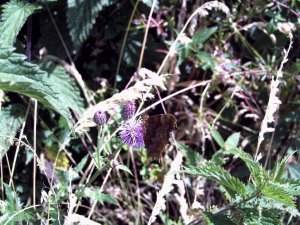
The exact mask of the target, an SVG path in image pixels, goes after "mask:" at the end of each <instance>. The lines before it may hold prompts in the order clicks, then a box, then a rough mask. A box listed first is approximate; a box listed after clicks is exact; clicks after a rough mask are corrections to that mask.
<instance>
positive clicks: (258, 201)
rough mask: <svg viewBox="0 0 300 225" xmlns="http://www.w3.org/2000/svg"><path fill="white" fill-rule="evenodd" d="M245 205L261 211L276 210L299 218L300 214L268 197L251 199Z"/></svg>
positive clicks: (295, 209) (294, 209) (293, 208)
mask: <svg viewBox="0 0 300 225" xmlns="http://www.w3.org/2000/svg"><path fill="white" fill-rule="evenodd" d="M246 205H248V206H251V207H255V208H261V209H270V210H277V211H278V212H287V213H290V214H291V215H292V216H300V213H299V211H298V210H297V208H295V207H291V206H287V205H286V204H284V203H282V202H279V201H277V200H274V199H272V198H268V197H262V196H260V197H258V198H253V199H251V200H250V201H248V202H247V203H246Z"/></svg>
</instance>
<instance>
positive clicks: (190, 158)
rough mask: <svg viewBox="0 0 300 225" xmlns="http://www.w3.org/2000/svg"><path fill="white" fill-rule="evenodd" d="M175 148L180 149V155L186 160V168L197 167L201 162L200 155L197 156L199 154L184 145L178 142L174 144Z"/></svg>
mask: <svg viewBox="0 0 300 225" xmlns="http://www.w3.org/2000/svg"><path fill="white" fill-rule="evenodd" d="M176 146H177V147H178V148H179V149H180V151H181V153H182V154H183V156H184V157H185V158H186V165H187V166H197V165H198V164H199V162H200V161H201V155H200V154H199V152H196V151H194V150H193V149H191V148H189V147H188V146H186V145H185V144H182V143H179V142H176Z"/></svg>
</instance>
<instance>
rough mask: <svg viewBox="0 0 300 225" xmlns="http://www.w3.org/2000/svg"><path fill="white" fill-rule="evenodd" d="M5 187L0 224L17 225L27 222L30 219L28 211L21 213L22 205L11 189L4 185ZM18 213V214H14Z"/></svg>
mask: <svg viewBox="0 0 300 225" xmlns="http://www.w3.org/2000/svg"><path fill="white" fill-rule="evenodd" d="M4 187H5V196H6V198H5V206H6V207H5V212H4V214H3V215H1V216H0V224H9V225H17V224H19V223H18V222H21V221H26V220H27V221H28V220H29V219H31V218H32V215H31V214H30V211H29V210H26V211H21V209H22V205H21V201H20V198H19V196H18V195H16V192H14V191H13V190H12V189H11V187H10V186H9V185H7V184H4ZM16 212H18V214H16Z"/></svg>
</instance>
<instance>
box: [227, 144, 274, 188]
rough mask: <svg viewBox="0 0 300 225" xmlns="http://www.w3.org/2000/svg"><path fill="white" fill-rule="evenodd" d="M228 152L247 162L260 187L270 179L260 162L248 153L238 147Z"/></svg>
mask: <svg viewBox="0 0 300 225" xmlns="http://www.w3.org/2000/svg"><path fill="white" fill-rule="evenodd" d="M226 153H230V154H233V155H235V156H238V157H239V158H240V159H241V160H243V161H244V162H245V163H246V165H247V167H248V169H249V170H250V172H251V176H252V178H253V180H254V182H255V184H256V186H257V187H258V188H259V189H260V188H262V187H263V185H264V184H265V183H267V182H268V181H269V179H270V177H269V175H268V174H267V172H266V171H265V170H264V169H263V168H262V166H261V165H260V164H259V163H258V162H255V161H254V160H253V159H252V157H251V156H250V155H249V154H248V153H246V152H244V151H242V150H240V149H238V148H231V149H229V150H227V151H226Z"/></svg>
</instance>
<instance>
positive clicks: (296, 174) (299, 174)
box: [287, 163, 300, 179]
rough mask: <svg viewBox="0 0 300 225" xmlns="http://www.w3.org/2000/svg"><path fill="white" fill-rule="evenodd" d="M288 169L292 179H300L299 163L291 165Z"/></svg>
mask: <svg viewBox="0 0 300 225" xmlns="http://www.w3.org/2000/svg"><path fill="white" fill-rule="evenodd" d="M287 169H288V172H289V175H290V177H291V178H293V179H300V165H299V164H298V163H289V164H288V165H287Z"/></svg>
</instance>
